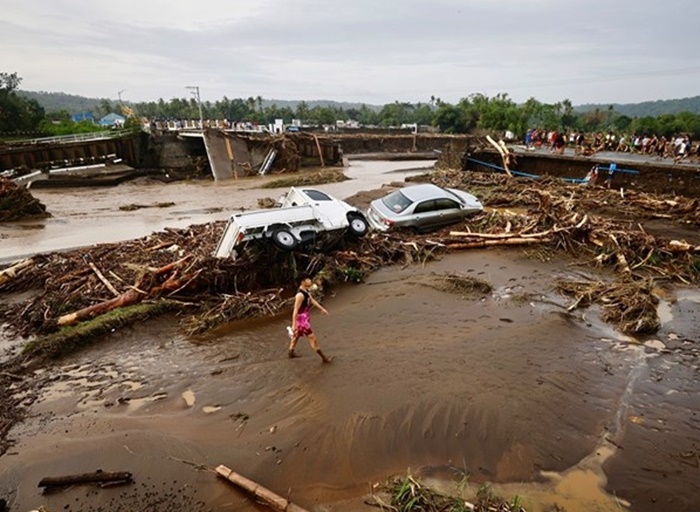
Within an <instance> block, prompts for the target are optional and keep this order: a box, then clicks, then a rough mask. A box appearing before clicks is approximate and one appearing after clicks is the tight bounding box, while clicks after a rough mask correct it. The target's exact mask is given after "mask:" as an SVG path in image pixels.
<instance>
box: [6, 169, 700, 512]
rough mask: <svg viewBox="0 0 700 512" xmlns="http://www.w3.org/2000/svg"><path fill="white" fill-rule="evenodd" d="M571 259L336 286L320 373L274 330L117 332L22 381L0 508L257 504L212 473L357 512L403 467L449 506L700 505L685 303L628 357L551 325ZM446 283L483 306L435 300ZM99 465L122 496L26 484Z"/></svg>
mask: <svg viewBox="0 0 700 512" xmlns="http://www.w3.org/2000/svg"><path fill="white" fill-rule="evenodd" d="M392 180H393V177H392ZM258 192H260V191H258ZM263 192H266V191H263ZM338 195H340V196H341V197H344V195H343V194H338ZM348 195H349V194H348ZM125 200H127V201H128V202H136V201H133V200H132V199H131V198H125ZM158 200H160V199H158ZM570 263H571V262H569V261H568V260H564V259H553V260H549V261H546V262H543V261H540V260H539V259H535V258H530V257H528V256H527V254H526V253H523V252H522V251H519V250H511V251H502V250H477V251H471V252H465V253H461V254H454V255H449V256H447V257H445V258H443V259H442V260H441V261H437V262H433V263H429V264H426V265H425V266H421V265H414V266H410V267H406V268H401V267H391V268H385V269H382V270H379V271H377V272H375V273H374V274H372V275H371V276H370V277H369V278H368V279H367V281H366V282H364V283H362V284H357V285H345V286H342V287H339V288H338V289H336V290H334V292H333V294H332V295H329V296H327V297H326V298H325V299H324V304H325V306H326V307H327V308H328V309H329V311H330V315H329V316H321V315H315V316H314V317H313V324H314V328H315V330H316V332H317V333H318V335H319V339H320V343H321V346H322V347H323V348H324V350H325V351H326V352H327V353H328V354H331V355H334V356H335V357H336V359H335V360H334V362H333V363H332V364H331V365H324V364H322V363H321V362H320V359H319V358H318V357H317V356H316V355H315V354H313V353H312V351H311V350H310V348H309V347H308V345H305V344H304V343H305V342H304V341H303V340H302V342H301V343H302V344H301V345H300V350H299V352H300V354H301V355H302V357H301V358H299V359H295V360H289V359H287V358H286V344H287V342H288V339H287V337H286V332H285V327H286V326H287V325H288V323H289V319H288V315H283V316H280V317H277V318H272V319H262V320H255V321H246V322H238V323H234V324H230V325H227V326H224V327H222V328H220V329H218V330H216V331H215V332H211V333H209V334H207V335H206V336H202V337H197V338H187V337H185V336H183V335H182V334H181V332H182V331H181V328H180V325H179V322H181V321H183V319H181V318H169V319H163V320H159V321H155V322H149V323H145V324H143V325H139V326H136V327H134V328H130V329H124V330H120V331H119V332H115V333H114V334H112V335H109V336H106V337H105V338H104V339H103V340H101V341H100V342H99V343H97V344H95V345H93V346H91V347H90V348H88V349H86V350H83V351H82V352H80V353H79V354H76V355H74V356H70V357H68V358H66V359H64V360H62V361H60V362H59V363H58V364H57V365H56V366H55V367H51V368H48V369H45V370H42V371H41V372H40V373H41V375H37V379H44V381H45V382H46V383H45V385H44V387H43V389H42V390H41V398H40V400H38V401H37V402H35V403H34V405H33V406H32V407H31V408H30V414H29V417H28V418H27V419H26V421H24V422H23V423H22V424H20V425H17V426H15V427H14V428H13V430H12V431H11V435H10V437H12V438H14V439H16V440H17V444H16V445H15V446H14V447H13V448H12V449H11V451H10V453H8V454H6V455H5V456H3V457H1V458H0V477H1V478H0V497H3V496H7V497H8V498H9V501H10V503H12V509H11V510H13V511H22V512H25V511H28V510H31V509H36V508H38V507H39V506H41V505H44V506H46V507H47V508H48V510H80V511H98V510H102V511H105V512H113V511H118V510H119V511H134V510H154V511H160V510H163V511H165V510H170V511H172V510H217V511H218V510H221V511H257V510H265V509H264V508H262V507H260V506H258V505H255V504H253V503H251V502H250V500H249V499H248V498H247V497H246V496H245V495H243V494H241V493H239V492H238V491H237V490H235V489H234V488H233V487H231V486H229V485H228V484H226V483H225V482H222V481H220V480H217V478H216V477H215V476H214V474H213V473H212V472H211V471H210V469H211V468H214V467H216V466H218V465H219V464H223V465H226V466H228V467H229V468H231V469H234V470H235V471H237V472H239V473H241V474H243V475H244V476H246V477H248V478H250V479H252V480H254V481H257V482H259V483H261V484H262V485H265V486H267V487H268V488H270V489H272V490H274V491H276V492H278V493H279V494H281V495H283V496H285V497H286V496H290V498H291V500H292V501H294V502H296V503H298V504H299V505H301V506H304V507H305V508H308V509H309V510H317V511H326V510H328V511H331V510H332V511H339V512H350V511H356V510H363V509H365V510H374V509H372V508H370V507H367V506H366V505H364V504H363V501H364V497H365V496H366V495H367V494H368V493H369V492H370V489H371V487H372V486H373V484H376V483H382V482H385V481H386V479H387V478H389V477H391V476H393V475H406V474H407V473H408V472H410V473H411V474H413V475H416V476H420V477H422V478H424V479H425V480H426V481H428V482H430V483H431V484H433V485H435V486H436V487H438V488H441V489H445V490H448V491H450V492H454V493H463V495H464V496H465V497H468V496H470V494H471V493H474V492H476V490H477V489H478V488H479V487H480V486H481V485H483V484H485V483H490V484H491V485H492V488H493V489H494V490H495V491H496V492H498V493H500V494H502V495H507V496H513V495H518V496H520V497H521V498H522V503H523V504H525V505H526V506H527V507H528V510H532V511H540V512H542V511H546V510H548V509H549V510H551V507H553V506H554V505H557V506H559V507H560V510H566V511H568V512H584V511H585V512H591V511H602V512H606V511H610V512H613V511H619V510H628V509H629V510H633V511H638V512H646V511H659V510H662V511H680V512H684V511H688V512H690V511H696V510H699V509H700V468H699V467H698V466H697V465H696V462H695V459H694V458H693V456H692V454H693V453H695V454H697V453H698V450H700V412H699V407H698V405H699V401H698V398H697V397H698V396H699V395H698V392H699V391H700V381H699V379H698V376H699V375H700V341H699V338H700V336H699V329H698V326H699V325H700V319H699V318H698V311H699V310H700V308H699V307H698V303H700V291H698V290H697V289H688V290H679V291H678V292H677V293H675V294H673V295H667V296H665V298H664V300H662V303H661V305H660V308H659V312H660V316H661V319H662V322H663V325H662V328H661V330H660V331H659V333H657V335H656V336H654V337H653V338H650V339H646V340H641V341H635V340H631V339H628V338H626V337H625V336H622V335H620V334H619V333H616V332H615V331H614V329H612V328H611V327H610V326H608V325H606V324H604V323H602V322H601V321H600V320H599V318H598V315H597V311H596V310H595V309H594V308H592V309H589V310H585V311H584V312H581V311H579V310H577V311H575V312H574V313H573V314H571V313H567V310H566V308H567V306H568V302H567V300H566V299H565V298H563V297H561V296H559V295H557V294H556V293H554V292H553V291H552V290H553V282H554V280H555V279H557V278H559V277H576V278H581V277H586V276H588V274H587V272H586V271H584V270H582V268H581V267H580V266H574V265H570ZM446 272H459V273H461V274H464V275H469V276H473V277H478V278H480V279H484V280H486V281H489V282H490V283H491V284H492V286H493V288H494V290H493V291H492V292H489V293H477V294H468V295H466V296H461V295H459V294H454V293H449V292H444V291H440V290H438V289H435V288H434V287H433V286H432V285H434V284H435V283H436V282H438V280H439V279H440V277H441V276H442V275H444V274H445V273H446ZM47 375H50V376H51V379H46V376H47ZM193 464H194V465H200V466H197V467H195V466H194V465H193ZM97 469H103V470H105V471H131V472H132V473H133V474H134V480H135V483H134V484H133V485H131V486H128V487H118V488H112V489H95V488H91V487H82V486H75V487H72V488H70V489H68V490H65V491H63V492H60V493H56V494H50V495H42V494H41V492H40V489H38V488H37V483H38V481H39V480H40V479H41V478H42V477H44V476H58V475H67V474H74V473H83V472H90V471H95V470H97Z"/></svg>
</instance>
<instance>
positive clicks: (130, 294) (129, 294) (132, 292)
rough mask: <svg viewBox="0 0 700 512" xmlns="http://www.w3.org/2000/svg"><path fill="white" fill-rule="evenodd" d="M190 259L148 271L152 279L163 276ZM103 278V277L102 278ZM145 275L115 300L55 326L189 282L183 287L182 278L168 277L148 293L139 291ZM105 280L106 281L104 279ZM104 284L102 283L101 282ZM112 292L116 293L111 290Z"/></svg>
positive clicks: (67, 317)
mask: <svg viewBox="0 0 700 512" xmlns="http://www.w3.org/2000/svg"><path fill="white" fill-rule="evenodd" d="M190 258H191V256H185V257H184V258H182V259H180V260H178V261H175V262H173V263H168V264H167V265H165V266H163V267H160V268H155V269H149V270H150V271H151V273H152V274H153V276H154V277H156V276H162V275H164V274H167V273H168V272H171V271H173V270H174V271H175V273H176V272H177V268H178V267H179V266H180V265H182V264H183V263H184V262H186V261H188V260H189V259H190ZM90 267H91V268H92V269H93V270H96V269H97V267H94V265H92V264H91V265H90ZM96 273H98V274H97V275H98V277H99V276H100V274H101V272H99V271H97V272H96ZM103 277H104V276H103ZM144 277H145V275H141V276H140V277H139V281H138V282H137V283H136V284H135V285H134V286H131V287H129V290H127V291H126V292H124V293H122V294H121V295H117V296H116V297H115V298H113V299H110V300H108V301H105V302H100V303H98V304H93V305H91V306H88V307H85V308H83V309H80V310H78V311H75V312H73V313H68V314H66V315H63V316H61V317H59V319H58V320H57V321H56V324H57V325H59V326H64V325H73V324H76V323H78V322H82V321H83V320H89V319H91V318H94V317H96V316H99V315H101V314H103V313H107V312H108V311H112V310H113V309H117V308H123V307H125V306H130V305H132V304H136V303H137V302H139V301H141V300H143V299H144V298H146V297H147V296H151V295H158V294H160V293H161V292H163V291H173V290H175V291H177V290H179V289H181V288H182V287H183V286H186V285H187V284H188V282H189V280H190V278H189V277H187V280H185V283H184V285H183V280H184V278H183V279H182V280H181V279H177V278H176V275H172V276H170V277H169V278H168V279H167V280H166V281H165V282H164V283H163V284H162V285H160V286H154V287H153V288H152V289H151V290H150V291H145V290H142V289H141V285H142V282H143V280H144ZM105 280H106V279H105ZM103 282H104V281H103ZM112 290H113V292H116V290H114V289H113V288H112Z"/></svg>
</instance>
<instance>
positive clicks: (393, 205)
mask: <svg viewBox="0 0 700 512" xmlns="http://www.w3.org/2000/svg"><path fill="white" fill-rule="evenodd" d="M382 203H384V205H385V206H386V207H387V208H389V209H390V210H391V211H392V212H394V213H401V212H402V211H404V210H405V209H406V208H408V206H409V205H410V204H411V200H410V199H409V198H408V197H406V196H405V195H403V194H402V193H401V192H400V191H398V190H397V191H396V192H392V193H391V194H389V195H388V196H386V197H385V198H384V199H382Z"/></svg>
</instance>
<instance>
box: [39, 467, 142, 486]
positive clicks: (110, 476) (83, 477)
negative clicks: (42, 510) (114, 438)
mask: <svg viewBox="0 0 700 512" xmlns="http://www.w3.org/2000/svg"><path fill="white" fill-rule="evenodd" d="M132 481H133V480H132V476H131V473H129V472H128V471H119V472H108V471H102V470H101V469H98V470H97V471H95V472H94V473H82V474H79V475H67V476H49V477H44V478H42V479H41V481H40V482H39V485H38V487H44V488H51V487H66V486H69V485H74V484H103V483H107V482H128V483H131V482H132Z"/></svg>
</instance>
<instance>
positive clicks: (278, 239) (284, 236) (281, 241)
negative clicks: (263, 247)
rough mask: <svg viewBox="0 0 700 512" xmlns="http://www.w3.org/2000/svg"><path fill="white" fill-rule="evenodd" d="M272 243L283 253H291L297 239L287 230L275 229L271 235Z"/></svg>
mask: <svg viewBox="0 0 700 512" xmlns="http://www.w3.org/2000/svg"><path fill="white" fill-rule="evenodd" d="M272 243H273V244H275V245H276V246H277V248H279V249H282V250H283V251H291V250H292V249H294V248H295V247H296V246H297V239H296V238H294V235H293V234H292V233H291V232H290V231H289V230H288V229H277V230H275V231H274V232H273V233H272Z"/></svg>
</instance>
